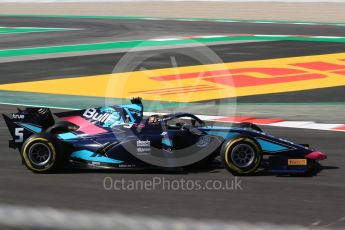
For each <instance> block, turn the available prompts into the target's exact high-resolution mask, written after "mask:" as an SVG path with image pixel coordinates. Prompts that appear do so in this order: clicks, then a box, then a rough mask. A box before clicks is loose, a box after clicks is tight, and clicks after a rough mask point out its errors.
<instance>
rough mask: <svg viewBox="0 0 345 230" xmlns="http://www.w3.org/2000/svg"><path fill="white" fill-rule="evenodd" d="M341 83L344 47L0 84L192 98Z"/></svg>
mask: <svg viewBox="0 0 345 230" xmlns="http://www.w3.org/2000/svg"><path fill="white" fill-rule="evenodd" d="M109 85H113V86H114V87H112V88H111V90H108V89H109ZM343 85H345V53H338V54H326V55H314V56H304V57H293V58H279V59H270V60H259V61H245V62H233V63H222V64H212V65H199V66H189V67H177V68H167V69H157V70H144V71H135V72H127V73H114V74H105V75H97V76H86V77H76V78H66V79H55V80H45V81H35V82H24V83H13V84H3V85H0V90H10V91H22V92H34V93H52V94H65V95H78V96H94V97H106V98H107V97H108V98H132V97H136V96H140V97H142V98H143V99H145V100H159V101H170V102H195V101H202V100H213V99H222V98H234V97H239V96H250V95H258V94H270V93H282V92H290V91H301V90H308V89H318V88H327V87H335V86H343ZM95 86H97V87H95Z"/></svg>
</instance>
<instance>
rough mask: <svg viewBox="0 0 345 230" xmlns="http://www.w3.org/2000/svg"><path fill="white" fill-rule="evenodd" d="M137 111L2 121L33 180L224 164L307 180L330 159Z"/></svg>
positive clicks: (137, 107)
mask: <svg viewBox="0 0 345 230" xmlns="http://www.w3.org/2000/svg"><path fill="white" fill-rule="evenodd" d="M131 102H132V104H129V105H122V106H117V105H114V106H103V107H99V108H89V109H85V110H76V111H67V112H60V113H56V114H55V115H56V117H57V118H58V119H57V120H58V121H55V119H54V117H53V115H52V113H51V111H50V110H49V109H48V108H27V109H25V110H20V109H18V112H17V113H13V114H11V115H10V116H7V115H3V117H4V119H5V121H6V124H7V126H8V129H9V131H10V133H11V136H12V138H13V139H12V140H10V141H9V146H10V147H11V148H15V149H18V150H19V151H20V154H21V157H22V162H23V163H24V164H25V165H26V166H27V168H28V169H30V170H31V171H33V172H35V173H48V172H52V171H54V170H58V169H61V168H62V166H64V165H65V164H69V165H72V166H75V167H80V166H82V167H87V168H101V169H108V168H110V169H124V168H126V169H145V168H157V169H170V170H171V169H177V168H184V167H188V166H191V165H197V164H199V163H205V162H206V163H208V162H212V161H213V160H214V158H215V157H219V156H220V159H221V162H222V163H223V165H224V167H225V168H226V169H227V170H228V171H230V172H231V173H232V174H234V175H249V174H253V173H254V172H256V171H257V170H258V169H259V168H263V169H264V170H267V171H269V172H273V173H284V174H294V173H307V172H309V171H310V170H311V169H312V168H313V166H315V165H316V164H317V161H319V160H323V159H326V155H325V154H323V153H321V152H318V151H315V150H313V149H311V148H309V147H308V146H306V145H299V144H295V143H292V142H290V141H287V140H284V139H281V138H276V137H273V136H271V135H268V134H266V133H264V132H262V131H261V129H260V128H259V127H258V126H256V125H254V124H250V123H241V124H239V125H237V126H235V127H234V126H230V127H223V126H208V125H206V124H205V122H204V121H202V120H200V119H199V118H198V117H197V116H195V115H193V114H190V113H174V114H167V115H163V116H159V115H151V116H150V117H144V116H143V105H142V102H141V99H140V98H134V99H132V101H131Z"/></svg>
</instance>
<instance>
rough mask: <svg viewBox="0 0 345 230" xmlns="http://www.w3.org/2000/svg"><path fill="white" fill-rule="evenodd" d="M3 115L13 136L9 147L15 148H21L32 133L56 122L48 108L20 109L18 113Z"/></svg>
mask: <svg viewBox="0 0 345 230" xmlns="http://www.w3.org/2000/svg"><path fill="white" fill-rule="evenodd" d="M2 116H3V118H4V120H5V123H6V126H7V128H8V130H9V132H10V134H11V137H12V139H11V140H10V141H9V147H11V148H14V149H16V148H18V149H20V148H21V147H22V145H23V143H24V142H25V140H26V139H27V138H29V137H30V136H31V135H33V134H35V133H40V132H42V131H44V130H46V129H47V128H49V127H50V126H52V125H53V124H54V123H55V121H54V118H53V115H52V113H51V111H50V110H49V109H48V108H27V109H25V110H21V109H18V111H17V113H12V114H9V115H6V114H2Z"/></svg>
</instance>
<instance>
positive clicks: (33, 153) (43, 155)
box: [28, 143, 51, 166]
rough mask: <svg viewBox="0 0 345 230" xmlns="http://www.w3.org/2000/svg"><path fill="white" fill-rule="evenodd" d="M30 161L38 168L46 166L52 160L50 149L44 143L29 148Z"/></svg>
mask: <svg viewBox="0 0 345 230" xmlns="http://www.w3.org/2000/svg"><path fill="white" fill-rule="evenodd" d="M28 152H29V154H28V156H29V159H30V161H31V162H32V164H34V165H36V166H43V165H46V164H47V163H48V162H49V160H50V158H51V151H50V148H49V147H48V146H47V145H46V144H44V143H35V144H33V145H31V146H30V148H29V151H28Z"/></svg>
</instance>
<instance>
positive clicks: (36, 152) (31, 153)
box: [21, 133, 62, 173]
mask: <svg viewBox="0 0 345 230" xmlns="http://www.w3.org/2000/svg"><path fill="white" fill-rule="evenodd" d="M21 154H22V157H23V161H24V164H25V165H26V167H27V168H28V169H30V170H31V171H33V172H35V173H49V172H52V171H54V170H56V169H57V168H58V166H59V165H60V163H61V161H62V151H61V150H60V148H59V144H58V140H57V139H56V138H55V137H54V136H53V135H49V134H45V133H42V134H35V135H33V136H31V137H30V138H28V139H27V140H26V141H25V142H24V144H23V147H22V151H21Z"/></svg>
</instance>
